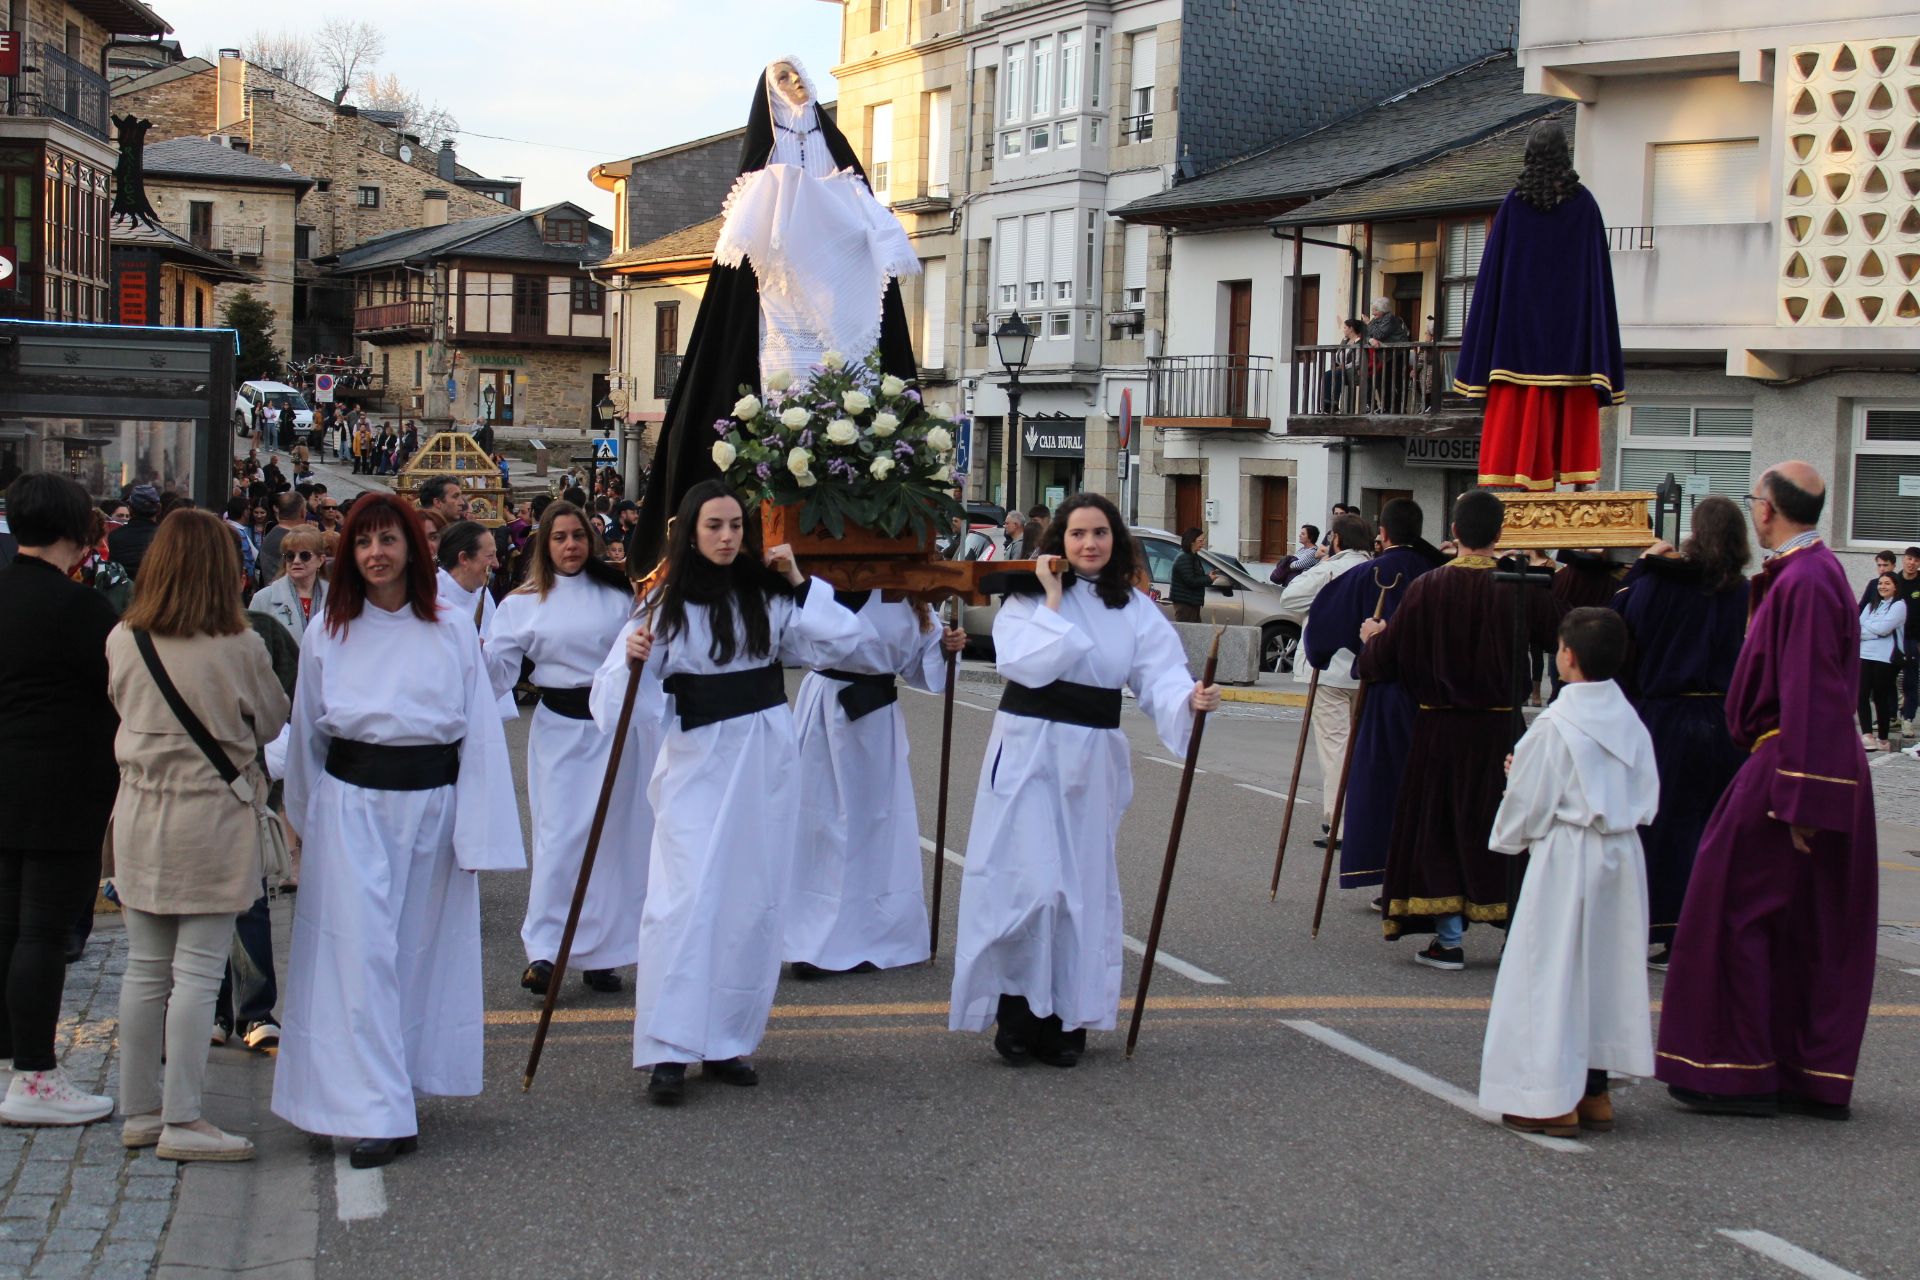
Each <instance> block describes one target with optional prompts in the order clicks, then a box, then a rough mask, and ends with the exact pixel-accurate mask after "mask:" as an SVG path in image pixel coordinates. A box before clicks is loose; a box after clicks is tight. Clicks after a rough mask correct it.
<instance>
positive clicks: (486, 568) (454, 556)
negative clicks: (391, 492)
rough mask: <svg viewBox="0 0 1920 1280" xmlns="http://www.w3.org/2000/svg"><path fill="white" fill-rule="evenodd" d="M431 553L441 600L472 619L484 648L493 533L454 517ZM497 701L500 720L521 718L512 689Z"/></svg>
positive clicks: (494, 556) (489, 619)
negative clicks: (435, 560)
mask: <svg viewBox="0 0 1920 1280" xmlns="http://www.w3.org/2000/svg"><path fill="white" fill-rule="evenodd" d="M434 555H435V556H436V558H437V559H438V560H439V561H440V572H439V574H438V575H437V578H436V581H437V582H438V584H439V590H440V603H441V604H443V605H445V606H446V609H447V612H448V613H450V614H452V615H453V616H454V617H457V618H471V619H473V626H474V630H476V631H478V632H479V633H480V647H481V648H482V649H483V650H484V649H485V648H486V644H487V632H488V630H489V629H491V628H492V626H493V615H494V613H495V612H496V611H497V609H498V606H497V605H496V604H495V603H494V599H493V592H491V591H489V590H488V589H487V583H488V580H489V579H490V578H492V576H493V574H494V572H495V571H496V570H498V569H499V567H500V551H499V548H498V547H496V546H495V545H494V541H493V534H492V533H491V532H489V531H488V530H487V528H486V527H485V526H484V525H481V524H480V523H478V522H477V521H473V520H456V521H454V522H453V523H452V524H451V525H448V526H447V529H446V532H444V533H442V534H441V535H440V538H439V540H438V541H437V542H436V543H435V544H434ZM499 702H500V718H501V719H502V720H518V719H519V718H520V709H519V708H518V707H516V706H515V705H514V703H513V691H512V690H511V689H509V690H508V691H507V692H506V693H503V694H501V695H500V699H499Z"/></svg>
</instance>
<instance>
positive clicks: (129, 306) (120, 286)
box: [113, 255, 160, 324]
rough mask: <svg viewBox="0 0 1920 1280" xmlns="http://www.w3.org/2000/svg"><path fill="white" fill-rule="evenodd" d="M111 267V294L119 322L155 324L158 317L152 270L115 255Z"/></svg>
mask: <svg viewBox="0 0 1920 1280" xmlns="http://www.w3.org/2000/svg"><path fill="white" fill-rule="evenodd" d="M114 264H115V265H114V269H113V296H114V302H115V305H116V306H117V307H118V308H119V311H118V313H117V314H118V318H119V322H120V323H121V324H157V323H158V322H159V319H160V317H159V316H158V315H157V314H155V307H154V289H153V281H154V272H153V271H152V269H151V268H149V267H146V266H136V265H133V264H132V263H130V262H128V261H127V260H126V259H124V258H122V257H120V256H119V255H116V256H115V258H114Z"/></svg>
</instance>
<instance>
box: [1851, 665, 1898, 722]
mask: <svg viewBox="0 0 1920 1280" xmlns="http://www.w3.org/2000/svg"><path fill="white" fill-rule="evenodd" d="M1898 670H1899V668H1897V667H1896V666H1894V664H1893V663H1891V662H1876V661H1874V660H1873V659H1872V658H1862V659H1860V732H1862V733H1871V734H1873V735H1874V736H1875V737H1876V738H1884V737H1886V736H1887V731H1888V730H1889V729H1891V728H1892V727H1893V710H1894V708H1893V704H1894V692H1893V678H1894V673H1895V672H1896V671H1898ZM1876 725H1878V726H1879V727H1878V728H1875V726H1876Z"/></svg>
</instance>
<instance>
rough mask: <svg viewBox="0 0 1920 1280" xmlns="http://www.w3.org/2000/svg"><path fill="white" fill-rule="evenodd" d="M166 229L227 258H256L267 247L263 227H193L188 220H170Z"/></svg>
mask: <svg viewBox="0 0 1920 1280" xmlns="http://www.w3.org/2000/svg"><path fill="white" fill-rule="evenodd" d="M167 229H168V230H169V231H172V232H173V233H174V234H175V235H179V236H183V237H185V238H186V239H188V240H190V241H192V242H193V247H194V248H196V249H205V250H206V251H207V252H208V253H217V254H220V255H221V256H223V257H227V258H252V259H256V260H257V259H258V258H259V257H260V256H261V255H262V254H264V253H265V252H266V248H267V229H266V228H265V227H229V226H226V225H224V224H221V223H215V224H214V225H212V226H203V227H194V226H193V225H192V224H191V223H190V222H170V223H168V224H167Z"/></svg>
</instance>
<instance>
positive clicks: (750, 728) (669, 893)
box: [593, 581, 864, 1067]
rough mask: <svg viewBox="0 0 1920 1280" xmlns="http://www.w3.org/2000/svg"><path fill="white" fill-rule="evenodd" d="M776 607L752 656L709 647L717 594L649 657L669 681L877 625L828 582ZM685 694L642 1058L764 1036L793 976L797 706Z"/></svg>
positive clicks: (643, 944)
mask: <svg viewBox="0 0 1920 1280" xmlns="http://www.w3.org/2000/svg"><path fill="white" fill-rule="evenodd" d="M767 615H768V621H769V623H770V626H771V631H772V639H773V653H772V655H771V657H770V658H752V657H748V656H747V655H746V653H745V652H744V650H745V642H744V638H742V640H741V643H740V647H739V649H737V650H736V651H735V654H734V658H733V661H731V662H729V663H727V664H725V665H724V666H723V665H721V664H719V663H716V662H715V661H714V660H713V658H712V657H711V656H710V655H709V653H708V645H709V643H710V640H711V634H712V633H711V631H710V629H709V625H708V613H707V609H706V607H705V606H703V605H689V606H688V607H687V626H686V629H685V631H684V632H682V633H681V634H680V635H677V636H675V637H673V638H672V639H671V640H670V641H656V643H655V646H654V652H653V657H652V659H651V660H650V661H649V662H648V663H647V668H648V670H650V671H651V670H653V669H655V668H656V667H657V668H658V678H659V679H661V680H662V681H664V680H666V679H668V678H670V677H671V676H673V675H676V674H678V673H680V672H690V673H696V674H701V675H714V674H718V673H720V672H722V671H747V670H751V669H753V668H755V667H761V666H765V665H767V663H768V662H769V661H774V660H777V661H785V662H793V663H797V664H801V665H804V666H810V667H813V666H827V667H831V666H837V665H839V664H840V663H842V662H844V661H847V660H848V659H849V658H851V657H852V656H853V654H854V652H855V650H856V649H858V647H859V644H860V640H861V637H862V635H863V634H864V633H863V631H862V629H861V626H860V621H859V619H857V618H855V617H854V616H853V615H852V614H851V613H848V612H847V611H846V610H845V609H843V608H841V607H840V606H839V605H838V604H836V603H835V602H834V599H833V590H832V588H830V587H828V586H827V585H826V584H825V583H823V582H817V581H816V582H811V583H809V584H808V589H807V593H806V595H805V597H804V599H803V600H799V601H795V600H788V599H786V598H785V597H773V598H771V599H769V600H768V602H767ZM738 625H739V623H738V619H737V618H736V620H735V626H736V628H737V627H738ZM655 627H656V630H657V629H658V623H657V622H656V624H655ZM625 643H626V638H625V635H624V633H623V635H622V636H621V638H620V639H619V640H618V641H616V643H615V647H614V649H613V650H612V651H611V652H609V653H608V654H607V661H606V662H605V663H604V664H602V666H601V668H600V672H599V674H598V675H597V676H596V677H595V679H594V682H593V698H594V714H595V716H596V717H597V718H599V719H600V720H601V722H602V723H607V722H608V717H609V715H610V714H617V708H618V707H619V705H620V700H621V698H622V697H623V696H624V695H625V693H626V684H627V664H626V657H625V652H624V646H625ZM673 702H674V699H673V698H672V697H667V698H665V699H664V700H663V704H662V710H663V712H664V723H665V725H666V736H665V741H664V742H663V743H662V745H661V748H660V756H659V760H658V763H656V764H655V765H654V770H653V780H652V783H651V785H650V786H649V788H648V791H647V798H648V799H649V800H650V801H651V802H652V804H653V812H654V827H653V856H652V860H651V861H650V862H649V864H648V869H647V902H646V907H645V909H644V910H643V911H642V912H641V915H640V961H639V964H640V967H639V970H638V972H637V973H636V975H635V977H634V983H633V986H634V1025H633V1064H634V1065H635V1066H636V1067H644V1066H651V1065H653V1064H655V1063H660V1062H700V1061H703V1060H704V1061H710V1062H711V1061H719V1060H722V1059H726V1058H734V1057H739V1056H741V1055H743V1054H748V1053H751V1052H753V1050H754V1048H755V1047H756V1046H757V1045H758V1044H759V1043H760V1037H761V1036H762V1035H763V1034H765V1032H766V1028H767V1014H768V1012H769V1011H770V1010H771V1009H772V1008H773V993H774V988H775V987H776V986H778V985H779V981H780V944H781V933H780V918H781V904H782V899H783V897H784V895H785V892H786V887H787V877H788V876H789V874H790V870H791V864H792V860H793V844H794V831H795V827H796V825H797V823H798V820H799V814H800V788H801V775H800V771H799V770H798V769H797V768H795V767H794V761H795V751H796V744H795V741H794V733H793V713H792V711H791V710H789V709H788V708H787V706H786V704H785V703H782V704H781V705H779V706H776V707H769V708H768V709H767V710H765V711H758V712H755V713H754V714H753V715H749V716H736V717H735V718H733V719H731V720H722V721H720V722H718V723H716V724H709V725H702V726H700V727H699V728H697V729H683V728H681V727H680V722H679V720H678V718H677V716H675V714H674V712H673Z"/></svg>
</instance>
